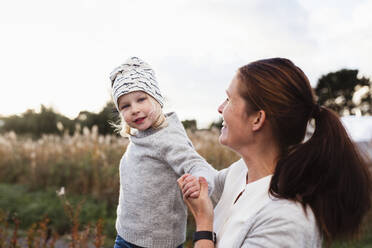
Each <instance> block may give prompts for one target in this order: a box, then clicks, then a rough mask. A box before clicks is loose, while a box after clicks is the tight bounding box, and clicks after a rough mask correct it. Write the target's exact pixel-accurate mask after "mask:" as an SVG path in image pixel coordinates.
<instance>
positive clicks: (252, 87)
mask: <svg viewBox="0 0 372 248" xmlns="http://www.w3.org/2000/svg"><path fill="white" fill-rule="evenodd" d="M238 75H239V76H240V87H241V91H240V92H241V96H242V97H243V98H244V99H245V100H246V103H247V105H248V106H250V107H251V108H253V109H254V110H264V111H265V113H266V115H267V118H268V121H269V122H270V123H271V125H272V127H273V133H274V136H275V137H274V138H275V139H276V141H277V142H278V144H279V146H280V149H281V154H280V157H279V158H278V162H277V165H276V168H275V172H274V174H273V177H272V179H271V183H270V188H269V192H270V193H271V194H272V195H273V196H275V197H277V198H283V199H289V200H293V201H296V202H300V203H301V204H302V206H303V207H304V208H305V207H306V206H310V208H311V209H312V211H313V212H314V215H315V218H316V220H317V224H318V227H319V229H320V231H321V232H322V234H323V236H324V238H325V241H326V243H327V244H331V243H332V242H333V241H334V240H336V239H339V238H345V237H346V238H353V237H355V236H356V235H357V234H358V233H359V230H360V226H361V223H362V219H363V217H364V216H365V215H366V213H367V212H368V210H369V209H370V207H371V178H370V177H371V176H370V172H369V170H368V166H367V162H366V161H365V158H364V157H363V156H362V155H361V154H360V152H359V150H358V149H357V147H356V145H355V144H354V143H353V142H352V141H351V139H350V138H349V136H348V134H347V133H346V131H345V128H344V127H343V125H342V123H341V121H340V119H339V117H338V115H337V114H336V113H335V112H333V111H332V110H330V109H328V108H326V107H323V106H319V105H318V104H317V103H316V99H315V95H314V93H313V90H312V88H311V86H310V83H309V80H308V78H307V77H306V75H305V74H304V73H303V72H302V70H301V69H300V68H298V67H297V66H296V65H294V64H293V63H292V62H291V61H290V60H288V59H283V58H273V59H266V60H259V61H255V62H253V63H250V64H248V65H246V66H243V67H241V68H240V69H239V71H238ZM313 118H314V119H315V130H314V133H313V135H312V136H311V137H310V138H309V139H308V140H307V141H306V142H305V141H304V138H305V134H306V127H307V124H308V123H309V121H310V120H312V119H313Z"/></svg>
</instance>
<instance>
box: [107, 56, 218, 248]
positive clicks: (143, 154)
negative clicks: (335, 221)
mask: <svg viewBox="0 0 372 248" xmlns="http://www.w3.org/2000/svg"><path fill="white" fill-rule="evenodd" d="M110 79H111V86H112V97H113V100H114V103H115V105H116V108H117V109H118V111H119V113H120V117H121V120H122V124H123V125H124V127H123V129H122V132H121V133H122V134H123V132H124V134H125V135H127V136H129V139H130V143H129V145H128V147H127V150H126V152H125V153H124V155H123V157H122V159H121V161H120V196H119V205H118V208H117V219H116V230H117V233H118V236H117V238H116V241H115V248H119V247H159V248H168V247H169V248H175V247H182V244H183V242H184V241H185V236H186V217H187V208H186V206H185V204H184V202H183V199H182V194H181V192H180V190H179V188H178V186H177V179H178V178H179V177H180V176H182V175H184V174H186V173H188V174H190V175H191V176H189V177H188V181H189V186H190V187H189V188H190V191H189V193H188V195H190V197H198V196H199V190H200V184H199V182H198V177H199V176H203V177H205V178H206V179H207V181H208V185H209V193H211V191H212V189H213V178H214V175H215V173H216V170H215V169H214V168H213V167H211V166H210V165H209V164H208V163H207V162H206V161H205V160H204V159H203V158H202V157H201V156H200V155H199V154H198V153H197V152H196V151H195V149H194V147H193V145H192V143H191V141H190V140H189V139H188V137H187V135H186V132H185V130H184V128H183V126H182V123H181V122H180V121H179V119H178V117H177V115H176V114H175V113H168V114H163V112H162V107H163V102H164V99H163V96H162V94H161V93H160V90H159V87H158V83H157V81H156V78H155V74H154V71H153V69H152V68H151V67H150V66H149V65H148V64H147V63H145V62H144V61H142V60H141V59H139V58H137V57H132V58H130V59H128V60H127V61H126V62H125V63H124V64H122V65H121V66H119V67H118V68H116V69H115V70H114V71H113V72H112V73H111V75H110Z"/></svg>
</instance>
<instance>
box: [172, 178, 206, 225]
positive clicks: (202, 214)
mask: <svg viewBox="0 0 372 248" xmlns="http://www.w3.org/2000/svg"><path fill="white" fill-rule="evenodd" d="M188 176H189V175H188V174H185V175H183V176H182V177H180V178H179V179H178V180H177V182H178V186H179V187H180V189H181V190H182V192H184V188H186V187H187V186H186V185H187V181H185V179H186V178H187V177H188ZM199 183H200V194H199V197H198V198H190V197H185V195H184V197H183V200H184V201H185V203H186V205H187V207H188V208H189V209H190V211H191V213H192V215H193V216H194V219H195V223H196V231H213V204H212V201H211V199H210V198H209V196H208V183H207V181H206V180H205V178H204V177H199Z"/></svg>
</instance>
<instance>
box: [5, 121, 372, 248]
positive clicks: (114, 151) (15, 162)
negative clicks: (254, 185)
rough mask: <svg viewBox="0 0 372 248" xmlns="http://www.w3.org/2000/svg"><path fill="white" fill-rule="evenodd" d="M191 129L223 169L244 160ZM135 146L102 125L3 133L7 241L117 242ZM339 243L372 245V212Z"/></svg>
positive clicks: (209, 134) (210, 134) (210, 135)
mask: <svg viewBox="0 0 372 248" xmlns="http://www.w3.org/2000/svg"><path fill="white" fill-rule="evenodd" d="M188 135H189V137H190V139H191V141H192V142H193V144H194V146H195V149H196V150H197V151H198V152H199V154H200V155H201V156H203V157H204V158H205V159H206V160H207V161H208V162H209V163H210V164H212V165H213V166H214V167H215V168H216V169H222V168H225V167H227V166H229V165H230V164H231V163H233V162H234V161H236V160H238V159H239V157H238V155H237V154H235V153H234V152H232V151H230V150H228V149H227V148H224V147H222V146H221V145H220V144H219V143H218V136H219V132H218V131H217V130H211V131H204V130H197V131H194V132H191V131H190V132H188ZM127 145H128V139H125V138H122V137H117V136H113V135H106V136H102V135H100V134H98V129H97V128H96V127H93V128H92V130H89V129H87V128H84V129H83V130H81V131H80V130H78V131H77V132H75V134H73V135H72V136H70V135H68V134H67V133H66V134H65V135H63V136H56V135H44V136H42V137H41V138H40V139H38V140H33V139H31V138H27V137H18V136H17V135H16V134H15V133H13V132H10V133H6V134H3V135H0V247H1V248H3V247H4V248H5V247H34V248H38V247H60V248H62V247H113V243H114V239H115V236H116V233H115V218H116V206H117V202H118V195H119V161H120V158H121V156H122V154H123V153H124V152H125V149H126V147H127ZM371 149H372V147H371ZM193 225H194V224H193V221H192V218H191V216H189V220H188V229H187V237H188V240H187V242H186V244H185V247H192V244H191V242H190V238H191V236H192V232H193ZM334 247H372V214H370V216H368V218H366V220H365V225H364V232H363V233H362V234H361V238H360V240H358V241H356V242H352V243H342V242H340V243H339V244H335V245H334Z"/></svg>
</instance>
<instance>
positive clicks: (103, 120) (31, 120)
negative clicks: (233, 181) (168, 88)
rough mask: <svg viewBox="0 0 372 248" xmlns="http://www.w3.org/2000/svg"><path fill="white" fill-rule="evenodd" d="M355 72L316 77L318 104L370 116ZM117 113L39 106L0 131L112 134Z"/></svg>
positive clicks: (365, 82)
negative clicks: (73, 111) (74, 111)
mask: <svg viewBox="0 0 372 248" xmlns="http://www.w3.org/2000/svg"><path fill="white" fill-rule="evenodd" d="M358 73H359V71H358V70H350V69H341V70H338V71H336V72H330V73H328V74H326V75H323V76H321V77H320V78H319V80H318V82H317V86H316V88H315V89H314V90H315V93H316V95H317V96H318V103H319V104H320V105H324V106H326V107H329V108H331V109H333V110H334V111H335V112H337V113H338V114H339V115H340V116H345V115H371V114H372V107H371V104H372V102H371V101H372V88H371V87H372V85H371V83H372V82H371V80H370V79H369V78H366V77H358ZM118 121H119V117H118V112H117V110H116V108H115V106H114V104H113V103H112V102H108V103H107V104H106V105H105V106H104V107H103V109H102V110H101V111H100V112H99V113H93V112H89V111H81V112H80V113H79V115H78V116H77V117H76V118H75V119H70V118H68V117H66V116H64V115H62V114H59V113H57V112H55V111H54V110H53V109H52V108H47V107H45V106H43V105H42V106H41V110H40V112H36V111H35V110H32V109H29V110H27V111H26V112H24V113H23V114H21V115H12V116H7V117H0V132H1V133H4V132H9V131H14V132H16V133H17V134H21V135H29V136H31V137H33V138H38V137H40V136H41V135H42V134H63V133H66V132H67V133H68V134H73V133H74V132H75V131H76V130H77V129H82V128H83V127H88V128H89V129H91V128H92V127H93V126H94V125H95V126H97V127H98V132H99V133H100V134H103V135H106V134H114V133H115V130H114V128H113V127H112V125H111V124H110V122H113V123H118ZM182 123H183V125H184V127H185V128H187V129H191V130H196V128H197V121H196V120H184V121H182ZM221 126H222V120H220V121H217V122H213V123H211V124H210V126H209V128H212V127H217V128H220V127H221Z"/></svg>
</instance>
